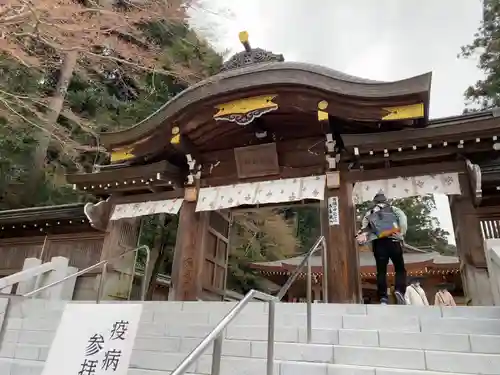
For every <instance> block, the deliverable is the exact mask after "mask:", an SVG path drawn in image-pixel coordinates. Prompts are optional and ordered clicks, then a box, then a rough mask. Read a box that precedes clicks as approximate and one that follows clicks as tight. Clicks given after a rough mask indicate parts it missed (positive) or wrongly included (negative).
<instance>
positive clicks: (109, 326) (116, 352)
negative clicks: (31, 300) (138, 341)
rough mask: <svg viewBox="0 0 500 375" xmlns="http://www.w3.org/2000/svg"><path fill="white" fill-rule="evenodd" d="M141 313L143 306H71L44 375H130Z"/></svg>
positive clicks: (63, 320)
mask: <svg viewBox="0 0 500 375" xmlns="http://www.w3.org/2000/svg"><path fill="white" fill-rule="evenodd" d="M141 312H142V305H133V304H108V305H106V304H101V305H90V304H69V305H68V306H67V307H66V309H65V311H64V314H63V317H62V319H61V323H60V325H59V328H58V330H57V333H56V337H55V339H54V342H53V343H52V346H51V348H50V352H49V357H48V359H47V362H46V364H45V367H44V371H43V373H42V375H111V374H113V375H126V374H127V371H128V366H129V362H130V355H131V353H132V347H133V345H134V340H135V335H136V333H137V327H138V324H139V320H140V316H141ZM68 343H71V344H69V345H68Z"/></svg>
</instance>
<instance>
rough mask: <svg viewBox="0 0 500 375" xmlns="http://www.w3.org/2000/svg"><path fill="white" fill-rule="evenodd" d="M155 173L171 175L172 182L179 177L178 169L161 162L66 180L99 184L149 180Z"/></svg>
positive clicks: (163, 161) (70, 177)
mask: <svg viewBox="0 0 500 375" xmlns="http://www.w3.org/2000/svg"><path fill="white" fill-rule="evenodd" d="M157 173H160V174H162V175H171V176H172V179H173V180H174V179H176V178H178V177H179V176H180V169H179V168H178V167H176V166H174V165H173V164H170V163H169V162H168V161H166V160H162V161H160V162H157V163H154V164H146V165H137V166H130V167H124V168H119V169H112V170H107V171H106V170H104V171H102V172H97V173H78V174H67V175H66V179H67V181H68V182H69V183H70V184H77V185H79V184H88V183H90V184H92V183H93V184H99V183H108V182H115V181H123V180H129V179H134V178H137V179H140V178H149V177H151V176H156V174H157Z"/></svg>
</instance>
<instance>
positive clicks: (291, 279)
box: [276, 236, 326, 301]
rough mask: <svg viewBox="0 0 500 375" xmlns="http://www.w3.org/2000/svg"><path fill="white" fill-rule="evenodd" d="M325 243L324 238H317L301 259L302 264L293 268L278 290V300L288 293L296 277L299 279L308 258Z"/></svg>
mask: <svg viewBox="0 0 500 375" xmlns="http://www.w3.org/2000/svg"><path fill="white" fill-rule="evenodd" d="M324 241H325V236H319V237H318V239H317V240H316V242H315V243H314V245H313V246H312V247H311V248H310V249H309V251H308V252H307V253H305V255H304V259H302V262H300V264H299V265H298V266H297V268H295V270H294V271H293V272H292V274H291V275H290V277H289V278H288V280H287V281H286V283H285V285H283V286H282V287H281V289H280V290H279V292H278V294H277V295H276V297H277V298H278V300H280V301H281V300H282V299H283V297H284V296H285V294H286V292H288V289H290V287H291V286H292V284H293V283H294V282H295V280H297V277H299V274H300V271H302V268H304V266H305V265H306V264H307V263H309V258H311V256H312V255H313V254H314V253H315V252H316V251H317V250H318V249H320V247H319V246H320V245H323V244H324ZM325 253H326V252H325Z"/></svg>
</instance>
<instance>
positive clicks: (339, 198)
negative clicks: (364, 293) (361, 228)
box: [322, 175, 361, 303]
mask: <svg viewBox="0 0 500 375" xmlns="http://www.w3.org/2000/svg"><path fill="white" fill-rule="evenodd" d="M352 189H353V185H352V183H350V182H349V181H343V179H342V175H340V186H339V187H338V188H333V189H329V188H327V189H326V194H325V200H324V201H323V202H324V203H323V204H322V227H323V235H324V236H325V238H326V242H327V267H328V280H327V282H328V302H329V303H359V302H361V286H360V285H361V282H360V276H359V257H358V253H357V248H356V244H355V238H354V237H355V209H354V203H353V200H352Z"/></svg>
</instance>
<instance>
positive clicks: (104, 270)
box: [23, 245, 151, 303]
mask: <svg viewBox="0 0 500 375" xmlns="http://www.w3.org/2000/svg"><path fill="white" fill-rule="evenodd" d="M141 249H142V250H146V264H145V265H144V269H145V270H147V269H148V266H149V260H150V258H151V251H150V250H149V247H148V246H146V245H141V246H139V247H136V248H134V249H131V250H127V251H124V252H123V253H121V254H120V255H117V256H116V257H112V258H109V259H105V260H101V261H100V262H98V263H96V264H94V265H93V266H90V267H87V268H85V269H83V270H81V271H78V272H75V273H73V274H71V275H68V276H66V277H63V278H62V279H61V280H57V281H54V282H53V283H50V284H47V285H44V286H42V287H40V288H38V289H35V290H33V291H31V292H29V293H26V294H23V297H32V296H34V295H36V294H38V293H40V292H43V291H44V290H46V289H49V288H52V287H53V286H56V285H58V284H61V283H63V282H65V281H66V280H69V279H72V278H74V277H78V276H81V275H83V274H86V273H87V272H89V271H92V270H95V269H96V268H100V267H102V271H101V279H100V280H99V286H98V288H97V298H96V303H99V302H101V298H102V291H103V287H104V281H105V279H106V278H107V274H108V273H107V268H108V264H109V263H110V262H112V261H115V260H118V259H121V258H123V257H124V256H126V255H128V254H130V253H136V252H138V251H139V250H141ZM134 266H135V265H134ZM134 268H135V267H134ZM134 273H135V269H134ZM132 277H133V276H132ZM146 277H147V272H146V271H145V272H144V275H143V277H142V283H141V301H144V300H145V298H146V282H147V280H146Z"/></svg>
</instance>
